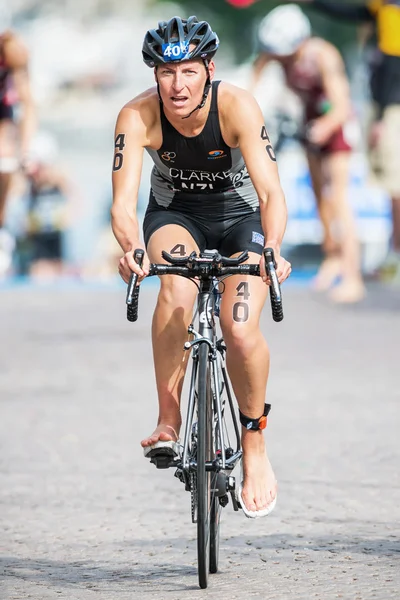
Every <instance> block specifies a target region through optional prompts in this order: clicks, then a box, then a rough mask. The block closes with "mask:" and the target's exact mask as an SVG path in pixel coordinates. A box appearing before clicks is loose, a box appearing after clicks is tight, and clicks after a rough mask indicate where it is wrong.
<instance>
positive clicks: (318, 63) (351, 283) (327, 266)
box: [251, 4, 365, 302]
mask: <svg viewBox="0 0 400 600" xmlns="http://www.w3.org/2000/svg"><path fill="white" fill-rule="evenodd" d="M258 41H259V46H260V52H259V55H258V57H257V58H256V60H255V62H254V65H253V70H252V84H251V85H252V87H253V88H254V87H255V86H256V85H257V83H258V81H259V79H260V76H261V73H262V71H263V69H264V68H265V67H266V65H267V64H269V63H270V62H271V61H276V62H278V63H279V64H280V65H281V67H282V69H283V71H284V74H285V78H286V83H287V85H288V87H289V88H290V89H291V90H292V91H293V92H295V94H296V95H297V96H298V97H299V99H300V101H301V102H302V105H303V108H304V118H305V123H304V128H303V136H302V143H303V146H304V148H305V151H306V155H307V160H308V164H309V169H310V174H311V179H312V185H313V190H314V194H315V197H316V201H317V205H318V210H319V214H320V218H321V222H322V225H323V230H324V242H323V249H324V252H325V260H324V261H323V263H322V265H321V267H320V269H319V272H318V274H317V277H316V279H315V282H314V285H315V288H316V289H318V290H321V291H326V290H328V289H330V288H331V287H332V286H333V284H334V283H336V281H337V279H338V278H339V277H340V283H338V285H336V286H335V287H334V288H333V289H332V290H331V292H330V297H331V298H332V299H333V300H334V301H336V302H357V301H359V300H360V299H361V298H362V297H363V296H364V293H365V288H364V284H363V281H362V277H361V267H360V248H359V242H358V240H357V233H356V226H355V219H354V216H353V213H352V209H351V206H350V203H349V199H348V197H347V189H348V182H349V163H350V156H351V151H352V148H351V145H350V143H349V141H348V140H347V139H346V124H347V123H348V122H349V118H350V116H351V106H350V93H349V85H348V81H347V77H346V74H345V70H344V65H343V61H342V58H341V56H340V54H339V52H338V51H337V50H336V48H335V47H334V46H332V44H330V43H328V42H326V41H325V40H322V39H320V38H316V37H311V25H310V22H309V20H308V18H307V17H306V16H305V15H304V14H303V13H302V11H301V10H300V8H299V7H298V6H296V5H293V4H292V5H287V6H281V7H278V8H276V9H274V10H273V11H271V12H270V13H269V14H268V15H267V16H266V17H265V18H264V19H263V20H262V22H261V23H260V26H259V30H258ZM328 184H329V195H328V193H327V189H326V188H327V185H328Z"/></svg>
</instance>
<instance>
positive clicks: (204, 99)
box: [182, 59, 211, 119]
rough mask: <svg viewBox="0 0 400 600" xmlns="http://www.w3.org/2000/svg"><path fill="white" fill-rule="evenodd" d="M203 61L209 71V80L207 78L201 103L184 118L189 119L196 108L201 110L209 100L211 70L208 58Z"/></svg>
mask: <svg viewBox="0 0 400 600" xmlns="http://www.w3.org/2000/svg"><path fill="white" fill-rule="evenodd" d="M203 62H204V66H205V68H206V72H207V80H206V83H205V86H204V91H203V97H202V99H201V102H200V104H198V105H197V106H196V108H194V109H193V110H192V111H191V112H190V113H189V114H188V115H186V117H182V119H188V118H189V117H191V116H192V114H193V113H194V112H196V110H199V109H200V108H203V106H204V105H205V103H206V101H207V96H208V94H209V92H210V89H211V79H210V72H209V70H208V60H204V59H203Z"/></svg>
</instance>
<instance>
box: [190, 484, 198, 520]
mask: <svg viewBox="0 0 400 600" xmlns="http://www.w3.org/2000/svg"><path fill="white" fill-rule="evenodd" d="M190 498H191V512H192V523H197V473H191V474H190Z"/></svg>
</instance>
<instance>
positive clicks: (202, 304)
mask: <svg viewBox="0 0 400 600" xmlns="http://www.w3.org/2000/svg"><path fill="white" fill-rule="evenodd" d="M215 285H216V281H215V280H214V279H212V278H210V280H203V281H201V282H200V289H199V293H198V297H197V314H198V331H196V330H195V329H194V327H193V324H191V325H190V326H189V328H188V332H189V333H190V334H192V335H193V336H194V339H193V340H192V341H190V342H186V344H185V349H187V350H189V349H192V350H193V354H192V358H193V366H192V373H191V379H190V388H189V401H188V409H187V417H186V426H185V434H184V441H183V453H182V461H181V464H179V463H178V465H177V466H178V469H179V468H180V469H181V470H182V474H183V477H184V480H185V482H186V483H188V481H189V474H190V472H192V471H193V470H194V469H196V467H197V465H196V463H195V462H194V461H193V458H192V457H191V453H190V442H191V427H192V423H193V418H194V411H195V405H196V397H195V391H196V381H197V373H198V360H199V352H198V349H199V346H200V344H207V346H208V349H209V352H208V360H209V364H210V367H211V372H212V383H213V390H212V391H213V394H212V396H213V407H212V408H213V412H214V414H215V415H216V417H217V431H216V436H218V437H217V439H219V442H220V444H219V450H220V456H219V458H218V459H217V460H214V461H213V462H207V463H206V470H208V471H214V472H219V471H221V470H223V471H225V470H232V469H233V468H234V467H235V465H236V464H237V462H238V461H239V460H240V458H241V456H242V451H241V449H240V446H241V444H240V433H239V427H238V423H237V418H236V415H235V411H234V404H233V400H232V395H231V391H230V385H229V379H228V375H227V373H226V369H225V367H224V366H223V357H224V352H225V346H224V345H223V340H222V339H220V340H218V339H217V332H216V322H215V319H216V315H215V291H214V289H215ZM222 383H223V385H224V386H225V390H226V394H227V398H228V402H229V408H230V411H231V416H232V421H233V426H234V430H235V437H236V450H234V451H233V453H232V454H231V455H230V456H228V457H227V456H226V449H225V432H224V417H223V412H224V407H223V405H222V399H221V384H222Z"/></svg>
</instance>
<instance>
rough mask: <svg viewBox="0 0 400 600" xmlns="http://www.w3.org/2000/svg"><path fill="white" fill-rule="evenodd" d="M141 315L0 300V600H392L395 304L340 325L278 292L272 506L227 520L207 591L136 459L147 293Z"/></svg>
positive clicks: (75, 294) (48, 299)
mask: <svg viewBox="0 0 400 600" xmlns="http://www.w3.org/2000/svg"><path fill="white" fill-rule="evenodd" d="M141 300H142V302H141V310H140V312H141V318H140V322H138V323H137V324H136V325H132V324H129V323H128V322H127V321H125V315H124V292H123V290H122V289H105V290H96V289H89V290H88V289H83V290H67V289H65V290H62V289H61V290H59V291H56V290H54V289H53V290H38V289H35V290H29V289H28V288H26V287H22V288H20V289H18V288H11V289H3V291H2V292H1V294H0V331H1V345H0V397H1V414H0V431H1V443H2V450H1V459H0V460H1V462H0V490H1V496H0V501H1V507H0V520H1V529H2V534H1V541H0V545H1V573H2V581H1V591H0V597H1V598H2V599H4V600H17V599H18V600H20V599H25V598H31V599H35V600H36V599H37V600H39V599H40V600H47V599H55V598H66V599H68V600H91V599H92V598H93V599H94V600H114V599H118V600H119V599H121V600H123V599H128V598H129V599H149V600H153V599H154V600H156V599H163V600H180V599H189V598H216V597H218V598H219V599H221V600H228V599H229V600H231V599H234V598H242V599H243V598H244V599H247V598H260V599H263V600H264V599H270V600H286V599H288V600H289V599H296V600H303V599H304V600H310V599H314V598H315V599H321V600H331V599H336V598H346V599H352V600H369V599H379V600H388V599H390V598H396V599H398V598H399V597H400V561H399V559H400V545H399V535H400V524H399V522H400V475H399V465H400V457H399V444H398V439H399V433H398V432H399V426H400V391H399V387H400V386H399V381H400V380H399V369H400V362H399V339H400V292H396V291H395V290H390V289H387V290H384V289H383V288H374V289H372V290H371V293H370V295H369V298H368V300H367V301H366V302H365V304H364V305H362V306H361V307H359V308H357V309H355V308H341V309H339V308H336V307H332V306H329V305H328V304H327V303H325V302H323V300H322V299H320V298H315V297H313V296H312V295H311V294H310V293H309V292H308V290H306V289H304V288H303V289H301V288H296V287H287V289H286V294H285V312H286V318H285V321H284V322H283V323H281V324H275V323H273V322H272V320H271V317H270V315H269V312H268V310H266V311H265V314H264V317H263V321H262V328H263V330H264V331H265V333H266V334H267V335H268V338H269V340H270V345H271V350H272V357H273V358H272V375H271V380H270V386H269V400H270V402H271V403H272V404H273V412H272V413H271V419H270V427H269V430H268V438H269V446H270V453H271V457H272V460H273V464H274V466H275V469H276V472H277V476H278V479H279V485H280V488H279V502H278V505H277V509H276V511H275V512H274V513H273V514H272V515H271V516H270V517H268V518H267V519H264V520H261V521H256V522H252V521H249V520H247V519H245V517H244V516H243V515H242V514H237V513H233V511H232V510H231V508H230V507H228V509H225V513H224V517H223V532H222V533H223V538H222V543H221V569H220V573H219V574H217V575H214V576H212V578H211V582H210V587H209V588H208V590H205V591H201V590H199V589H198V587H197V575H196V546H195V526H194V525H192V524H191V522H190V518H189V496H188V494H186V493H185V492H184V491H183V487H182V486H181V484H180V483H179V482H178V480H176V479H174V478H173V477H172V472H162V471H157V470H156V469H155V468H154V467H153V466H152V465H150V464H149V463H148V462H146V460H145V459H144V458H142V455H141V449H140V446H139V440H140V439H141V438H142V437H143V436H144V435H146V434H147V433H148V432H149V431H150V430H151V429H152V427H153V424H154V421H155V415H156V400H155V394H154V383H153V379H152V364H151V348H150V342H149V323H150V314H151V311H152V307H153V305H154V300H155V289H154V288H152V287H150V288H145V289H144V290H143V291H142V298H141Z"/></svg>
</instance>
